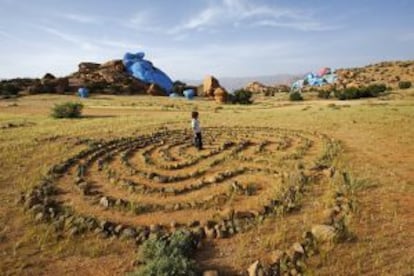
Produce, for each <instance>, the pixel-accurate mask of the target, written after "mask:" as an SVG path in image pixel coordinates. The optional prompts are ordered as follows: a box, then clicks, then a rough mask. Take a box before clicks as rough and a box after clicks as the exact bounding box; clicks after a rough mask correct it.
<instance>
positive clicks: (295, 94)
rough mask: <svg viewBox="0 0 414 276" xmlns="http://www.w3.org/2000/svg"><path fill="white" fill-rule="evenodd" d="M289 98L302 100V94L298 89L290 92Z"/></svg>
mask: <svg viewBox="0 0 414 276" xmlns="http://www.w3.org/2000/svg"><path fill="white" fill-rule="evenodd" d="M289 100H291V101H303V97H302V94H301V93H300V92H299V91H295V92H292V93H290V95H289Z"/></svg>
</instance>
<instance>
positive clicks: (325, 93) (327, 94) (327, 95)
mask: <svg viewBox="0 0 414 276" xmlns="http://www.w3.org/2000/svg"><path fill="white" fill-rule="evenodd" d="M330 97H331V91H326V90H319V91H318V98H321V99H329V98H330Z"/></svg>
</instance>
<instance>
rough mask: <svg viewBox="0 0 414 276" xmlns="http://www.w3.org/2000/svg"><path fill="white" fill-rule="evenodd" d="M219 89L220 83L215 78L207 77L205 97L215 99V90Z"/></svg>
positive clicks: (204, 85) (204, 88)
mask: <svg viewBox="0 0 414 276" xmlns="http://www.w3.org/2000/svg"><path fill="white" fill-rule="evenodd" d="M219 87H220V84H219V81H218V80H217V79H216V78H215V77H213V76H206V77H205V78H204V81H203V96H205V97H214V90H215V89H216V88H219Z"/></svg>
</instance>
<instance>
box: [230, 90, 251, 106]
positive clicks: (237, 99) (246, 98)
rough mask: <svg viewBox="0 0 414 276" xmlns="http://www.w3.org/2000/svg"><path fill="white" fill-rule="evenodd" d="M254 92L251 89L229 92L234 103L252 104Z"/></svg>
mask: <svg viewBox="0 0 414 276" xmlns="http://www.w3.org/2000/svg"><path fill="white" fill-rule="evenodd" d="M252 96H253V93H252V92H251V91H249V90H244V89H239V90H236V91H234V92H233V94H229V101H230V102H231V103H233V104H252V103H253V101H252V99H251V98H252Z"/></svg>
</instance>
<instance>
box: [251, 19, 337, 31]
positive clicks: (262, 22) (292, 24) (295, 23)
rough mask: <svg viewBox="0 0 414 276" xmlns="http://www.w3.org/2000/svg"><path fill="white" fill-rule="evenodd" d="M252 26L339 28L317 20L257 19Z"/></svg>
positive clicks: (320, 29)
mask: <svg viewBox="0 0 414 276" xmlns="http://www.w3.org/2000/svg"><path fill="white" fill-rule="evenodd" d="M253 26H262V27H277V28H289V29H295V30H301V31H331V30H336V29H339V28H340V26H337V25H326V24H323V23H321V22H317V21H293V22H282V21H277V20H259V21H257V22H255V23H253Z"/></svg>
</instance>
